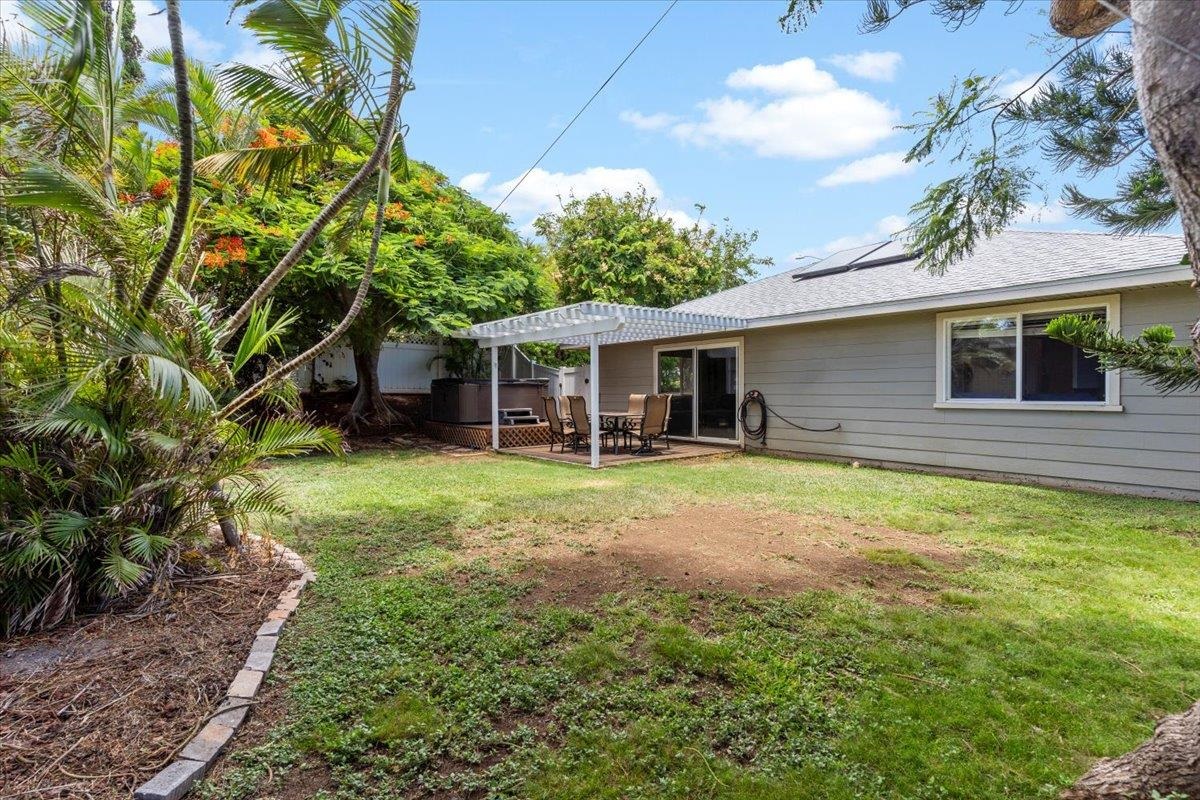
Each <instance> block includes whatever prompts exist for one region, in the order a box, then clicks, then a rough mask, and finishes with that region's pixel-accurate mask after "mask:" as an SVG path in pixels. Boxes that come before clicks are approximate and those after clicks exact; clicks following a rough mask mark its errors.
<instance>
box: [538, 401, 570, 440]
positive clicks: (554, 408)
mask: <svg viewBox="0 0 1200 800" xmlns="http://www.w3.org/2000/svg"><path fill="white" fill-rule="evenodd" d="M542 403H543V404H544V405H545V407H546V422H548V423H549V424H550V452H551V453H553V452H554V445H555V444H558V445H559V452H562V453H565V452H567V445H568V444H573V443H574V439H575V435H576V434H575V429H574V428H573V427H571V426H570V425H568V424H567V423H566V421H565V420H563V418H562V417H561V416H559V413H558V398H557V397H543V398H542Z"/></svg>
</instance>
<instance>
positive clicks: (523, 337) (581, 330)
mask: <svg viewBox="0 0 1200 800" xmlns="http://www.w3.org/2000/svg"><path fill="white" fill-rule="evenodd" d="M624 324H625V322H624V320H621V319H617V318H616V317H610V318H608V319H598V320H593V321H591V322H578V323H575V324H573V325H557V326H548V327H544V328H538V329H536V330H529V331H523V332H521V333H509V334H504V335H501V336H492V337H488V338H485V339H479V340H478V343H479V347H480V348H487V347H504V346H505V345H509V344H524V343H525V342H557V341H559V340H561V339H573V338H575V337H576V336H587V335H588V334H592V333H608V332H609V331H619V330H621V328H622V327H623V326H624Z"/></svg>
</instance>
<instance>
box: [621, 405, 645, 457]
mask: <svg viewBox="0 0 1200 800" xmlns="http://www.w3.org/2000/svg"><path fill="white" fill-rule="evenodd" d="M645 415H646V395H644V394H631V395H629V416H627V417H625V419H624V421H623V422H622V424H621V430H620V433H621V435H622V436H624V438H625V447H626V448H628V447H629V439H630V437H631V436H632V435H633V431H634V429H635V428H637V426H638V425H640V424H641V421H642V417H644V416H645Z"/></svg>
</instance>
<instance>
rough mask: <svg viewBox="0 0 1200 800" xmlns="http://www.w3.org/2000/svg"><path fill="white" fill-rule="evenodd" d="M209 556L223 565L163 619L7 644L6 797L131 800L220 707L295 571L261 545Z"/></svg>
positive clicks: (161, 611) (1, 748)
mask: <svg viewBox="0 0 1200 800" xmlns="http://www.w3.org/2000/svg"><path fill="white" fill-rule="evenodd" d="M207 555H208V556H216V557H218V558H220V559H222V561H223V566H222V568H221V569H219V570H218V571H216V572H209V571H207V570H206V571H203V572H202V571H197V572H194V573H192V574H191V575H190V576H189V577H186V578H183V579H182V580H181V581H180V582H179V583H178V584H176V589H175V592H174V594H173V596H172V597H171V598H170V600H169V602H166V603H164V605H163V607H161V608H158V609H156V610H154V611H153V612H147V611H142V612H140V613H139V612H138V611H135V610H131V609H125V610H122V611H114V612H112V613H106V614H101V615H97V616H91V617H86V618H83V619H80V620H78V621H77V622H75V623H73V624H71V625H67V626H64V627H62V628H59V629H57V630H55V631H51V632H49V633H44V634H36V635H31V636H25V637H21V638H18V639H14V640H10V641H7V642H3V643H0V719H3V720H4V722H3V725H0V797H14V796H20V797H39V798H45V797H91V798H98V799H101V800H107V798H128V797H129V796H130V794H131V793H132V791H133V789H134V788H135V787H137V786H138V785H140V784H141V783H142V782H143V781H145V780H147V779H149V778H150V777H151V776H152V775H153V774H154V772H155V771H156V770H158V769H160V768H161V767H162V766H164V765H165V764H166V763H167V762H168V761H169V760H170V757H171V756H172V755H173V754H174V752H175V751H176V749H177V748H179V747H181V746H182V745H183V744H184V743H185V742H186V741H187V740H188V738H189V736H190V735H191V732H192V731H193V729H194V728H196V727H198V726H199V724H200V723H201V721H202V720H203V719H204V718H205V717H206V716H207V715H208V714H209V713H211V712H212V711H213V710H214V709H216V707H217V705H218V703H219V702H220V701H221V699H223V698H224V696H225V693H226V691H227V690H228V688H229V681H230V680H232V679H233V676H234V675H235V674H237V671H238V669H240V668H241V665H242V662H243V661H244V660H245V658H246V654H247V653H248V652H249V650H250V644H251V642H252V641H253V639H254V633H255V631H256V630H257V629H258V627H259V626H260V625H261V624H262V622H263V619H264V618H265V617H266V614H267V612H268V611H269V610H270V609H271V608H272V607H273V606H274V604H275V602H276V601H277V599H278V595H279V593H280V592H281V591H283V590H284V588H285V587H286V585H287V583H288V581H291V580H293V579H294V578H295V573H294V572H293V571H292V570H291V569H290V568H288V567H287V566H286V565H277V564H275V563H273V562H272V560H271V559H270V557H269V551H266V550H263V549H259V548H256V547H254V548H251V549H250V550H249V552H247V553H245V554H242V555H237V554H232V553H230V554H225V553H224V551H223V550H222V549H219V548H216V547H214V548H213V549H212V550H210V551H209V552H208V553H207ZM200 561H201V562H203V561H204V559H201V560H200Z"/></svg>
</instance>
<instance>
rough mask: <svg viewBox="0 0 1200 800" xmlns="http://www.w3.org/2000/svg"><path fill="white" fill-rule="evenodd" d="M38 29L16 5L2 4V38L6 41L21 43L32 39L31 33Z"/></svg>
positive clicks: (0, 14)
mask: <svg viewBox="0 0 1200 800" xmlns="http://www.w3.org/2000/svg"><path fill="white" fill-rule="evenodd" d="M37 29H38V28H37V26H36V25H34V24H33V20H31V19H30V18H29V17H27V16H26V15H25V12H24V11H22V10H21V9H20V7H19V6H17V4H16V3H12V4H8V3H0V36H3V37H4V39H5V40H6V41H8V42H10V43H12V44H18V43H21V42H23V41H25V40H27V39H29V38H30V31H33V30H37Z"/></svg>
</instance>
